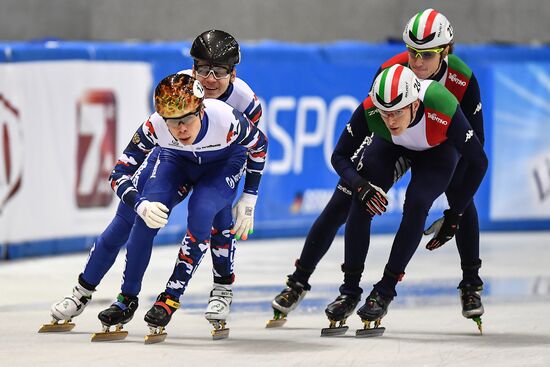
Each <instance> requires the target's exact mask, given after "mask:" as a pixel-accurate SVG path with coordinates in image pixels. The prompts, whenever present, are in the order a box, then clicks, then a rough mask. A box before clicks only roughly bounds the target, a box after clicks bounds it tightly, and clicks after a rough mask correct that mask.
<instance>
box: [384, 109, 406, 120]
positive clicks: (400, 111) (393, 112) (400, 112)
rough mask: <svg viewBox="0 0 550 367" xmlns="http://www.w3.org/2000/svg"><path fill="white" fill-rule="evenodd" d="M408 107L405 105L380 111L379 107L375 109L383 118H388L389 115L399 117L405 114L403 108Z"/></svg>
mask: <svg viewBox="0 0 550 367" xmlns="http://www.w3.org/2000/svg"><path fill="white" fill-rule="evenodd" d="M408 107H409V106H406V107H404V108H402V109H399V110H396V111H382V110H381V109H379V108H377V110H378V113H379V114H380V116H382V117H383V118H385V119H388V118H390V117H393V118H399V117H401V116H403V115H404V114H405V109H406V108H408Z"/></svg>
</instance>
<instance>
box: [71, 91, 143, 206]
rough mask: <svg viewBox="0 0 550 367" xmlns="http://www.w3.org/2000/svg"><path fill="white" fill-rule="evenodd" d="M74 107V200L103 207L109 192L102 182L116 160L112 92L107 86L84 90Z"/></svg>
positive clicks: (110, 198) (109, 201)
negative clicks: (75, 113)
mask: <svg viewBox="0 0 550 367" xmlns="http://www.w3.org/2000/svg"><path fill="white" fill-rule="evenodd" d="M76 111H77V115H76V130H77V134H78V136H77V149H76V162H77V166H76V167H77V175H76V187H75V196H76V203H77V205H78V207H79V208H97V207H107V206H109V204H110V203H111V201H112V200H113V193H112V192H111V190H109V189H108V187H107V186H106V185H104V182H105V181H107V180H108V179H109V175H110V173H111V169H112V167H113V163H114V162H116V161H117V160H116V135H117V134H116V131H117V118H116V116H117V114H116V111H117V103H116V98H115V94H114V92H113V91H112V90H109V89H87V90H84V91H83V92H82V94H81V96H80V98H79V100H78V102H77V105H76ZM138 140H139V138H138ZM132 141H134V142H135V136H133V137H132Z"/></svg>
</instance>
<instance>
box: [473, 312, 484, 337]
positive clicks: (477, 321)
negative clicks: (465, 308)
mask: <svg viewBox="0 0 550 367" xmlns="http://www.w3.org/2000/svg"><path fill="white" fill-rule="evenodd" d="M471 319H472V321H474V322H475V323H476V324H477V329H478V330H479V333H480V334H481V335H483V322H482V321H481V317H480V316H476V317H472V318H471Z"/></svg>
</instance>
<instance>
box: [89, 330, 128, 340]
mask: <svg viewBox="0 0 550 367" xmlns="http://www.w3.org/2000/svg"><path fill="white" fill-rule="evenodd" d="M127 336H128V332H127V331H101V332H99V333H93V335H92V341H93V342H108V341H113V340H123V339H126V337H127Z"/></svg>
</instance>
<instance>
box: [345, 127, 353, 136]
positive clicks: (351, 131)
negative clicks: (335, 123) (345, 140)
mask: <svg viewBox="0 0 550 367" xmlns="http://www.w3.org/2000/svg"><path fill="white" fill-rule="evenodd" d="M346 130H347V131H348V133H349V134H350V135H351V136H353V130H351V124H346Z"/></svg>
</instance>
